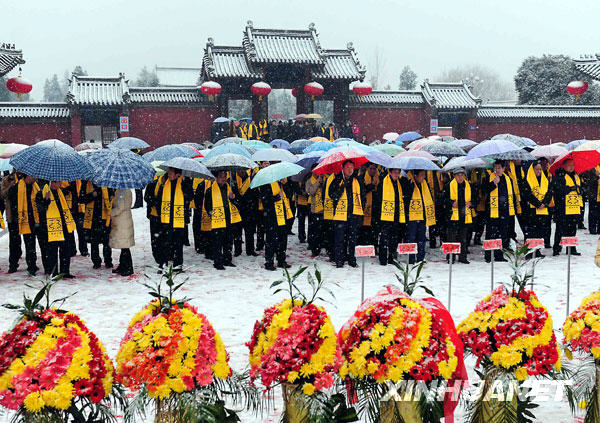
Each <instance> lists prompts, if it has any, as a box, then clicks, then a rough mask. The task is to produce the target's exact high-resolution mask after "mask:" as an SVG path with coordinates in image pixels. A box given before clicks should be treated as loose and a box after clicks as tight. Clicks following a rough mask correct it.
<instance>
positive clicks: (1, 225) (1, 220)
mask: <svg viewBox="0 0 600 423" xmlns="http://www.w3.org/2000/svg"><path fill="white" fill-rule="evenodd" d="M0 229H6V226H5V225H4V217H2V213H0Z"/></svg>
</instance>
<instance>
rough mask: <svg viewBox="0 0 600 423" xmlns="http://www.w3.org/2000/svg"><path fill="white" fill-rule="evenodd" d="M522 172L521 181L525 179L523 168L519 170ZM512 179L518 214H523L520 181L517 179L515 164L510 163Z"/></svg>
mask: <svg viewBox="0 0 600 423" xmlns="http://www.w3.org/2000/svg"><path fill="white" fill-rule="evenodd" d="M519 170H520V171H521V179H523V168H519ZM509 176H510V179H511V180H512V187H513V192H514V193H515V197H517V210H516V211H517V214H521V190H520V189H519V183H518V182H519V181H518V179H517V171H516V169H515V164H514V162H510V175H509Z"/></svg>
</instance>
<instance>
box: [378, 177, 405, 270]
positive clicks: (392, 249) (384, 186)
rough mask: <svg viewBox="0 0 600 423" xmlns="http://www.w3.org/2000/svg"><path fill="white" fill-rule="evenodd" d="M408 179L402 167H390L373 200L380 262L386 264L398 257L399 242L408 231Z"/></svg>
mask: <svg viewBox="0 0 600 423" xmlns="http://www.w3.org/2000/svg"><path fill="white" fill-rule="evenodd" d="M407 184H408V179H406V178H401V175H400V169H397V168H396V169H390V170H389V172H388V174H387V175H386V176H385V178H383V181H382V183H381V184H379V185H378V187H377V191H376V193H375V195H374V200H373V219H374V220H375V219H376V220H378V221H379V240H378V245H379V264H381V265H382V266H386V265H387V264H389V263H392V262H393V261H394V260H395V259H396V255H397V253H396V250H397V249H398V242H399V240H400V238H403V234H404V233H405V232H406V198H404V193H405V192H406V191H407V189H408V186H407Z"/></svg>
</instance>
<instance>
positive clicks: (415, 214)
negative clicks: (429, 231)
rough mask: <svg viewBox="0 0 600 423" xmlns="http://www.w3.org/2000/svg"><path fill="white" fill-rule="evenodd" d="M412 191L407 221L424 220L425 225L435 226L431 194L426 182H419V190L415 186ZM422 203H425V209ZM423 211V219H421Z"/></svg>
mask: <svg viewBox="0 0 600 423" xmlns="http://www.w3.org/2000/svg"><path fill="white" fill-rule="evenodd" d="M413 183H414V184H415V189H414V190H413V195H412V198H411V200H410V206H409V209H408V220H409V221H418V220H425V225H427V226H433V225H435V205H434V204H433V199H432V198H431V192H430V191H429V185H427V182H426V181H422V182H421V189H420V190H419V187H418V186H416V184H417V183H416V182H415V181H413ZM423 202H424V203H425V207H424V208H423ZM423 210H425V217H423Z"/></svg>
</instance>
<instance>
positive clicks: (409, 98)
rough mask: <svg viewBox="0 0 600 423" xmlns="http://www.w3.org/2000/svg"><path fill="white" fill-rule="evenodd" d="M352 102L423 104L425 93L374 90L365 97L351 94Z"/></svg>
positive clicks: (356, 104)
mask: <svg viewBox="0 0 600 423" xmlns="http://www.w3.org/2000/svg"><path fill="white" fill-rule="evenodd" d="M350 104H351V105H352V106H358V107H360V106H362V105H375V106H376V105H381V106H386V107H389V106H394V105H401V106H402V105H418V106H419V107H420V106H422V105H423V95H422V94H421V91H373V92H371V94H369V95H366V96H364V97H362V98H361V97H360V96H357V95H356V94H350Z"/></svg>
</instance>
